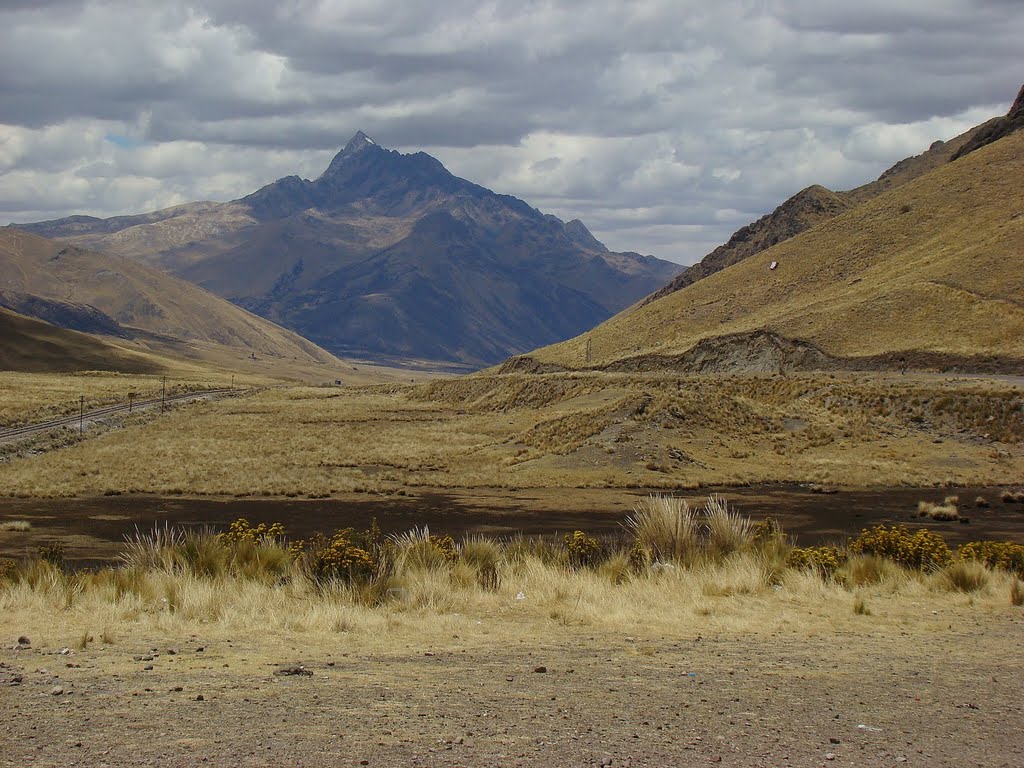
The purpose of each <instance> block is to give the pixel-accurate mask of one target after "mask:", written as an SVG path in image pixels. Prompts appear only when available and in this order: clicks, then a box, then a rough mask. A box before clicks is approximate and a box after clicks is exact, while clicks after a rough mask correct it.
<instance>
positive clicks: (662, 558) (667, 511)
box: [626, 494, 700, 563]
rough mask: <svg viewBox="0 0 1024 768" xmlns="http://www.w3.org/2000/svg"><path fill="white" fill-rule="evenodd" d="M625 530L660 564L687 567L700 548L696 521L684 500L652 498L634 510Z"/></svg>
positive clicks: (627, 520)
mask: <svg viewBox="0 0 1024 768" xmlns="http://www.w3.org/2000/svg"><path fill="white" fill-rule="evenodd" d="M626 529H627V530H628V531H629V532H630V533H631V534H632V535H633V538H634V539H635V540H636V542H637V544H638V545H639V546H640V547H642V548H643V549H645V550H646V551H647V552H649V553H650V556H651V558H652V559H653V560H655V561H657V562H662V563H689V562H691V561H692V559H693V557H694V556H695V555H696V553H697V551H698V550H699V548H700V533H699V530H698V524H697V518H696V515H695V514H694V512H693V510H691V509H690V505H689V504H688V503H687V501H686V500H685V499H677V498H675V497H673V496H662V495H660V494H654V495H651V496H648V497H647V498H646V499H644V500H643V501H641V502H640V503H639V504H638V505H637V506H635V507H634V508H633V513H632V514H631V515H629V517H627V518H626Z"/></svg>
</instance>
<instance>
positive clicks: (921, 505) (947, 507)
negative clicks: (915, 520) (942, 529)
mask: <svg viewBox="0 0 1024 768" xmlns="http://www.w3.org/2000/svg"><path fill="white" fill-rule="evenodd" d="M959 503H960V499H959V498H958V497H956V496H947V497H946V499H945V501H943V502H942V503H941V504H935V503H933V502H930V501H919V502H918V503H917V514H918V516H919V517H930V518H931V519H932V520H939V521H945V522H948V521H951V520H958V519H959V518H960V509H959V507H958V506H957V505H958V504H959Z"/></svg>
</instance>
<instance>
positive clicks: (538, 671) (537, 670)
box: [533, 667, 548, 675]
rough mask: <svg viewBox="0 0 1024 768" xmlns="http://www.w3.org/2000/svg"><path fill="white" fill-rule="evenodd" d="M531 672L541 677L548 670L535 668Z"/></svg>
mask: <svg viewBox="0 0 1024 768" xmlns="http://www.w3.org/2000/svg"><path fill="white" fill-rule="evenodd" d="M533 671H534V672H536V673H538V674H541V675H543V674H544V673H545V672H547V671H548V668H547V667H535V668H534V670H533Z"/></svg>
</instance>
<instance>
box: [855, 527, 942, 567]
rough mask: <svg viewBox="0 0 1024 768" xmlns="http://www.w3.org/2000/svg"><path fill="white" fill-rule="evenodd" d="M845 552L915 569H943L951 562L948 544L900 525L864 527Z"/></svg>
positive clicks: (939, 537)
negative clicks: (878, 558) (866, 555)
mask: <svg viewBox="0 0 1024 768" xmlns="http://www.w3.org/2000/svg"><path fill="white" fill-rule="evenodd" d="M847 549H848V550H849V551H850V552H852V553H856V554H861V553H864V554H871V555H878V556H879V557H885V558H888V559H889V560H892V561H893V562H895V563H897V564H899V565H902V566H903V567H904V568H911V569H915V570H927V569H937V568H943V567H945V566H946V565H948V564H949V562H950V561H951V560H952V559H953V553H952V551H951V550H950V548H949V545H948V544H946V542H945V540H944V539H943V538H942V537H941V536H940V535H939V534H937V533H934V532H933V531H929V530H926V529H924V528H921V529H919V530H917V531H914V532H913V533H911V532H910V531H909V530H908V529H907V527H906V526H903V525H894V526H892V527H891V528H887V527H886V526H884V525H876V526H875V527H874V528H871V529H867V528H865V529H864V530H863V531H861V533H860V535H859V536H858V537H857V538H856V539H854V540H853V541H851V542H850V544H849V546H848V547H847Z"/></svg>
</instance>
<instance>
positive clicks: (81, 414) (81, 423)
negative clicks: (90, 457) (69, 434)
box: [78, 395, 85, 435]
mask: <svg viewBox="0 0 1024 768" xmlns="http://www.w3.org/2000/svg"><path fill="white" fill-rule="evenodd" d="M78 434H80V435H84V434H85V395H79V397H78Z"/></svg>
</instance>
